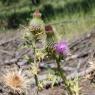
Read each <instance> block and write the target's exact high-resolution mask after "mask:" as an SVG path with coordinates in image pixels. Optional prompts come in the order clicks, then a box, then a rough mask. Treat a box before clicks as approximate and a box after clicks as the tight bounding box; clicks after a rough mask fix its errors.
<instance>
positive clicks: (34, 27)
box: [29, 10, 45, 36]
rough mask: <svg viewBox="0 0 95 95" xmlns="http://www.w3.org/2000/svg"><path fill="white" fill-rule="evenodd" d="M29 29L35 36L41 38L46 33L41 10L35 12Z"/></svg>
mask: <svg viewBox="0 0 95 95" xmlns="http://www.w3.org/2000/svg"><path fill="white" fill-rule="evenodd" d="M29 28H30V31H31V32H32V34H33V35H34V36H39V35H41V34H43V33H44V30H45V29H44V28H45V27H44V22H43V20H42V19H41V13H40V12H39V10H36V11H35V12H34V14H33V19H32V20H31V21H30V25H29Z"/></svg>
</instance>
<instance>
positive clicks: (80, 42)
mask: <svg viewBox="0 0 95 95" xmlns="http://www.w3.org/2000/svg"><path fill="white" fill-rule="evenodd" d="M21 44H22V40H21V39H20V33H19V32H17V33H13V32H12V33H11V32H9V33H2V34H0V76H1V75H2V73H4V71H5V70H6V69H7V70H8V69H11V68H23V66H22V65H21V64H22V62H25V60H23V57H22V56H23V55H24V54H26V53H28V54H29V53H30V52H29V51H27V50H26V49H23V50H21V49H18V47H19V46H20V45H21ZM70 49H71V52H72V54H73V55H74V56H73V58H70V59H67V61H66V62H65V63H64V64H65V65H64V67H69V68H73V69H75V68H77V67H78V66H79V67H78V69H79V73H80V76H82V78H81V80H80V87H81V91H80V92H81V93H80V95H95V89H94V86H93V85H92V84H91V83H90V82H91V81H92V80H94V74H93V76H91V81H90V80H88V79H85V75H86V74H83V73H84V71H86V70H88V68H89V66H88V63H89V61H93V62H94V60H95V30H93V31H91V32H89V33H86V34H84V35H83V36H82V37H78V39H76V40H73V41H71V42H70ZM49 65H50V66H51V67H52V66H54V64H53V62H51V64H49ZM25 66H26V67H27V66H28V64H27V63H26V65H25ZM43 68H45V66H43ZM64 69H65V70H66V71H67V74H68V77H69V78H70V77H74V75H76V74H75V71H74V70H71V71H68V68H67V69H66V68H64ZM81 72H82V73H81ZM91 72H92V71H91ZM93 72H94V71H93ZM88 73H90V71H89V70H88ZM41 74H45V73H43V72H41ZM41 74H40V75H41ZM82 74H83V75H84V76H83V75H82ZM1 80H2V77H0V95H14V94H13V93H11V91H10V88H8V87H6V86H5V85H4V84H3V83H2V81H1ZM32 91H33V90H32V89H31V91H30V92H29V94H28V95H34V94H33V93H32ZM62 93H63V86H62V85H60V86H55V87H54V88H48V89H44V90H43V91H41V92H40V93H39V95H62ZM17 95H18V94H17Z"/></svg>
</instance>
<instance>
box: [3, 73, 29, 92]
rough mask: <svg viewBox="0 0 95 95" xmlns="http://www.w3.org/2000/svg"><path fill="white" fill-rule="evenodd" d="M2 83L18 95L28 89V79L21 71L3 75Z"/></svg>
mask: <svg viewBox="0 0 95 95" xmlns="http://www.w3.org/2000/svg"><path fill="white" fill-rule="evenodd" d="M3 81H4V83H5V85H6V86H8V87H10V88H11V89H12V90H13V91H14V92H18V93H23V92H26V91H27V90H28V87H29V79H27V78H26V77H25V75H24V74H23V73H22V72H21V71H8V72H7V73H6V74H4V75H3Z"/></svg>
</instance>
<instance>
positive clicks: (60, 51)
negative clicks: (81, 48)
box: [53, 41, 73, 95]
mask: <svg viewBox="0 0 95 95" xmlns="http://www.w3.org/2000/svg"><path fill="white" fill-rule="evenodd" d="M68 54H69V47H68V45H67V43H66V42H63V41H62V42H59V43H56V44H55V45H54V54H53V55H54V58H55V60H56V63H57V70H58V73H59V76H60V77H61V78H62V80H63V82H64V85H65V88H66V90H67V92H68V95H73V92H72V89H71V88H70V86H69V84H68V81H67V79H66V75H65V72H63V71H62V70H61V64H60V63H61V60H64V57H66V56H67V55H68Z"/></svg>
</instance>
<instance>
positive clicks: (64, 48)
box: [54, 41, 69, 55]
mask: <svg viewBox="0 0 95 95" xmlns="http://www.w3.org/2000/svg"><path fill="white" fill-rule="evenodd" d="M54 49H55V52H56V53H58V54H62V55H68V53H69V47H68V45H67V43H66V42H64V41H62V42H59V43H56V44H55V45H54Z"/></svg>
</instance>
